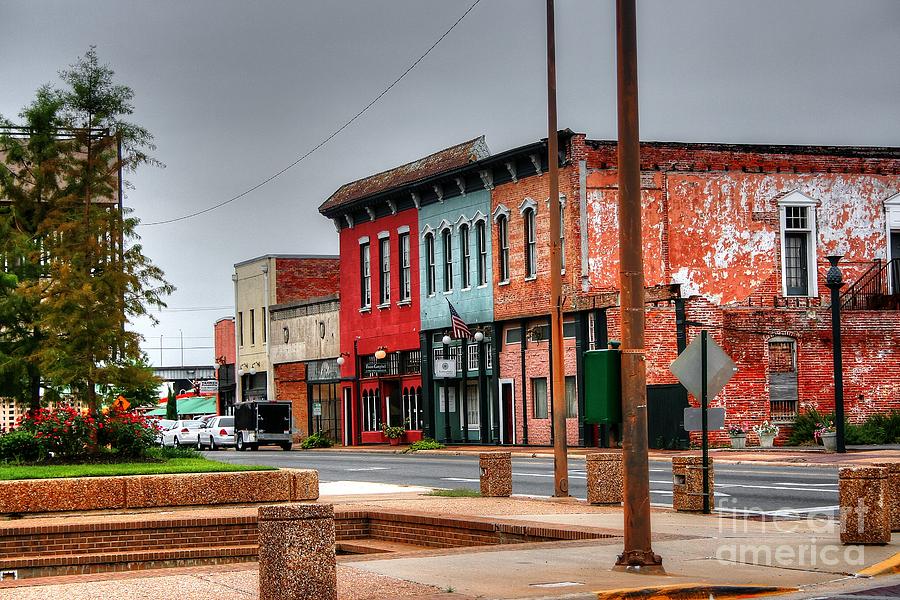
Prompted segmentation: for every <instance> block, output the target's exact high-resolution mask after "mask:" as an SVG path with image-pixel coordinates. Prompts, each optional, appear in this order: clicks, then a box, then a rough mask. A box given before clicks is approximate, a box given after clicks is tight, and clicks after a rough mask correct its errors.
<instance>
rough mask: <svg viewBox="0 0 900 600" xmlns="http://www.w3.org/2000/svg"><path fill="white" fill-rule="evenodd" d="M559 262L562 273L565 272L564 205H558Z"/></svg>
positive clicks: (562, 203)
mask: <svg viewBox="0 0 900 600" xmlns="http://www.w3.org/2000/svg"><path fill="white" fill-rule="evenodd" d="M559 262H560V264H561V265H562V271H563V273H565V272H566V204H565V203H564V202H562V201H560V203H559Z"/></svg>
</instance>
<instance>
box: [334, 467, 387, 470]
mask: <svg viewBox="0 0 900 600" xmlns="http://www.w3.org/2000/svg"><path fill="white" fill-rule="evenodd" d="M344 470H345V471H387V470H390V467H356V468H348V469H344Z"/></svg>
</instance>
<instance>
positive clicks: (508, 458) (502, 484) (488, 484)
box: [478, 452, 512, 497]
mask: <svg viewBox="0 0 900 600" xmlns="http://www.w3.org/2000/svg"><path fill="white" fill-rule="evenodd" d="M478 463H479V465H480V466H481V495H482V496H493V497H501V496H504V497H508V496H510V495H511V494H512V455H511V454H510V453H509V452H482V453H481V454H479V455H478Z"/></svg>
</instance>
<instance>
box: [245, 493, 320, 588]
mask: <svg viewBox="0 0 900 600" xmlns="http://www.w3.org/2000/svg"><path fill="white" fill-rule="evenodd" d="M257 526H258V528H259V598H260V600H337V572H336V570H335V568H336V567H335V559H334V507H333V506H332V505H331V504H277V505H269V506H260V507H259V512H258V516H257Z"/></svg>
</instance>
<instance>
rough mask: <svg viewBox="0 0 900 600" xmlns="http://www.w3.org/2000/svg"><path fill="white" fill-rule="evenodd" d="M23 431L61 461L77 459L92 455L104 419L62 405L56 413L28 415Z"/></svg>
mask: <svg viewBox="0 0 900 600" xmlns="http://www.w3.org/2000/svg"><path fill="white" fill-rule="evenodd" d="M19 426H20V428H22V429H24V430H26V431H29V432H31V433H32V434H33V435H34V437H35V438H36V439H37V440H39V442H40V444H41V446H42V447H43V449H44V450H46V451H47V452H49V453H52V454H53V456H54V457H58V458H75V457H79V456H83V455H85V454H87V453H88V449H89V448H91V447H92V446H93V445H94V440H95V439H96V438H97V432H98V431H99V430H100V429H102V428H103V423H102V417H101V416H100V415H98V416H96V417H95V416H93V415H90V414H88V413H86V412H81V411H79V410H78V409H76V408H75V407H73V406H69V405H62V406H59V407H57V408H55V409H53V410H48V409H46V408H39V409H37V410H33V411H29V412H28V413H26V414H25V416H24V417H23V418H22V420H21V421H20V424H19Z"/></svg>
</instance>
